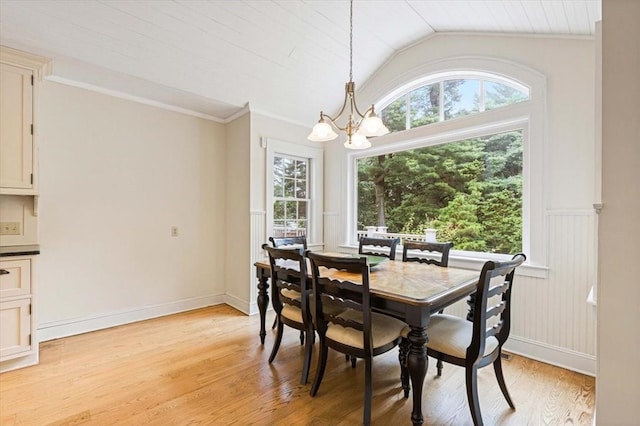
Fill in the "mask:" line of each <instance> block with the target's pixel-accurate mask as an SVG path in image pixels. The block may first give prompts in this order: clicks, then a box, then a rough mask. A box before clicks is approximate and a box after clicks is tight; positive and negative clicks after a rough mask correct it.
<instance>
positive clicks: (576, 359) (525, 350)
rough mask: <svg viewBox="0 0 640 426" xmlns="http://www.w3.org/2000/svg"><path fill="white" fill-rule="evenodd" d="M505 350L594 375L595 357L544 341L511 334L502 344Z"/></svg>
mask: <svg viewBox="0 0 640 426" xmlns="http://www.w3.org/2000/svg"><path fill="white" fill-rule="evenodd" d="M504 350H505V351H506V352H511V353H513V354H517V355H522V356H524V357H527V358H531V359H535V360H536V361H541V362H545V363H547V364H552V365H555V366H558V367H562V368H566V369H567V370H571V371H575V372H577V373H581V374H586V375H587V376H593V377H595V376H596V357H595V356H590V355H587V354H584V353H581V352H575V351H571V350H569V349H564V348H560V347H557V346H552V345H547V344H545V343H540V342H536V341H533V340H528V339H524V338H522V337H518V336H513V335H512V336H511V337H509V340H507V342H506V343H505V345H504Z"/></svg>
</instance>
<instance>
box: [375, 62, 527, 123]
mask: <svg viewBox="0 0 640 426" xmlns="http://www.w3.org/2000/svg"><path fill="white" fill-rule="evenodd" d="M425 80H426V81H425ZM417 84H420V85H419V86H418V87H415V85H416V82H414V83H413V84H412V85H410V86H409V88H405V93H401V94H398V95H397V97H396V98H395V99H392V100H390V101H387V102H386V105H384V108H383V109H382V110H381V113H380V115H381V117H382V121H383V122H384V123H385V125H386V126H387V127H388V128H389V130H391V131H392V132H396V131H401V130H407V129H412V128H415V127H420V126H426V125H428V124H432V123H437V122H440V121H445V120H451V119H453V118H456V117H461V116H466V115H470V114H476V113H479V112H483V111H490V110H493V109H496V108H501V107H504V106H508V105H512V104H515V103H518V102H522V101H526V100H528V99H529V89H528V88H527V87H525V86H523V85H522V84H519V83H517V82H515V81H513V80H508V79H505V78H500V77H497V76H491V75H485V74H483V73H470V72H467V73H459V74H452V73H447V74H444V75H442V74H441V75H436V76H431V77H430V78H428V79H421V80H419V81H418V83H417Z"/></svg>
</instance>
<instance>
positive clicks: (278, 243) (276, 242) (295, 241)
mask: <svg viewBox="0 0 640 426" xmlns="http://www.w3.org/2000/svg"><path fill="white" fill-rule="evenodd" d="M269 241H270V242H271V244H272V245H273V246H274V247H275V248H283V247H289V248H292V247H294V248H299V247H302V248H303V249H304V250H305V251H306V250H307V237H306V236H305V235H299V236H297V237H277V238H274V237H269Z"/></svg>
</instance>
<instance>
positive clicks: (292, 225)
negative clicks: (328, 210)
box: [272, 154, 310, 237]
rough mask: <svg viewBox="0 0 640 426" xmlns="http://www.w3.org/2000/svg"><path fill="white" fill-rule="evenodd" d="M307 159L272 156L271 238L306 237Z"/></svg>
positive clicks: (307, 203) (307, 200) (307, 206)
mask: <svg viewBox="0 0 640 426" xmlns="http://www.w3.org/2000/svg"><path fill="white" fill-rule="evenodd" d="M308 172H309V160H308V159H303V158H296V157H293V156H285V155H281V154H278V155H274V157H273V206H272V213H273V236H274V237H293V236H299V235H307V233H308V218H309V201H310V199H309V198H308V194H309V179H308V175H309V173H308Z"/></svg>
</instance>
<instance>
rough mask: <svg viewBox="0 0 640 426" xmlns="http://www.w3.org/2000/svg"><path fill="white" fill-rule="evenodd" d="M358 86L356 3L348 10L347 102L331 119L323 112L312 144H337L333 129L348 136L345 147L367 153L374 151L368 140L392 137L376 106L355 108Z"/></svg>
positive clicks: (345, 100) (345, 97) (345, 87)
mask: <svg viewBox="0 0 640 426" xmlns="http://www.w3.org/2000/svg"><path fill="white" fill-rule="evenodd" d="M355 91H356V84H355V83H354V82H353V0H351V2H350V9H349V82H348V83H347V84H345V86H344V92H345V93H344V102H343V103H342V108H340V112H338V114H336V115H335V116H334V117H331V116H329V115H327V114H325V113H324V112H322V111H320V120H318V122H317V123H316V125H315V126H313V129H312V130H311V133H310V134H309V136H308V139H309V140H310V141H314V142H326V141H331V140H334V139H335V138H337V137H338V134H337V133H336V132H335V131H334V128H335V129H336V130H339V131H343V132H346V134H347V140H346V141H345V143H344V146H345V147H346V148H349V149H365V148H369V147H371V142H369V139H367V138H368V137H371V136H382V135H386V134H387V133H389V129H387V127H386V126H385V125H384V124H383V123H382V120H381V119H380V117H378V116H377V115H376V112H375V110H374V106H373V104H372V105H371V106H370V107H369V108H367V110H366V111H365V112H364V114H363V113H361V112H360V110H359V109H358V106H357V105H356V94H355ZM347 106H348V107H349V118H348V120H347V122H346V124H345V125H344V126H340V125H339V124H338V123H337V120H338V119H339V118H340V116H342V114H343V113H344V112H345V111H346V110H347Z"/></svg>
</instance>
